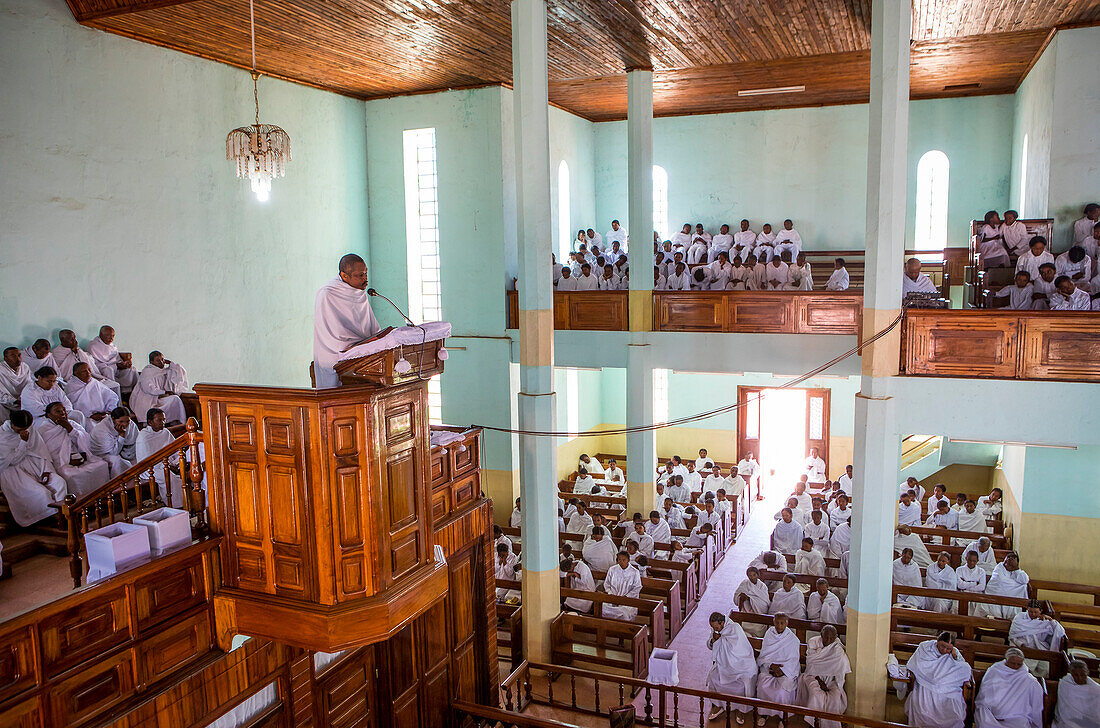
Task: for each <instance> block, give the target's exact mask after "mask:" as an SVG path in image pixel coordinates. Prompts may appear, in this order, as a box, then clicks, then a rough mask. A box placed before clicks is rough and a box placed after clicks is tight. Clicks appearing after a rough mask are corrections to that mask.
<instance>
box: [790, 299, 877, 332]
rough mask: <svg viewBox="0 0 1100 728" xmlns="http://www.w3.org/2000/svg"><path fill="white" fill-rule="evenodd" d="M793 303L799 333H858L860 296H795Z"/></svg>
mask: <svg viewBox="0 0 1100 728" xmlns="http://www.w3.org/2000/svg"><path fill="white" fill-rule="evenodd" d="M793 303H794V305H795V311H796V316H797V326H796V330H797V332H798V333H800V334H849V335H851V336H858V335H859V326H860V320H861V317H862V309H863V298H862V297H861V296H844V297H840V296H832V297H825V296H795V297H794V299H793Z"/></svg>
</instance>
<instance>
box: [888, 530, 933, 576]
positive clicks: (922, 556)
mask: <svg viewBox="0 0 1100 728" xmlns="http://www.w3.org/2000/svg"><path fill="white" fill-rule="evenodd" d="M905 549H909V550H910V551H912V552H913V561H915V562H916V564H917V566H918V567H920V568H922V569H923V568H926V567H928V566H931V565H932V556H931V554H929V553H928V547H927V546H925V545H924V541H922V540H921V537H920V536H918V535H917V534H915V533H913V532H912V531H911V530H910V529H909V527H908V526H898V529H897V532H896V533H895V534H894V551H896V552H897V553H898V554H900V553H901V552H902V551H903V550H905Z"/></svg>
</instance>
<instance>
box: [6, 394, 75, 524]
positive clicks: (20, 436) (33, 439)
mask: <svg viewBox="0 0 1100 728" xmlns="http://www.w3.org/2000/svg"><path fill="white" fill-rule="evenodd" d="M33 424H34V418H33V417H31V414H30V412H27V411H26V410H15V411H14V412H12V413H11V416H10V417H9V419H8V421H7V422H5V423H4V424H3V425H0V490H2V491H3V493H4V497H5V498H6V499H7V501H8V508H9V509H10V510H11V517H12V518H13V519H14V520H15V522H16V523H18V524H19V525H20V526H30V525H32V524H34V523H37V522H38V521H41V520H42V519H44V518H50V517H53V516H56V515H57V511H56V510H54V509H53V508H51V507H50V504H51V503H56V502H58V501H63V500H65V498H66V497H67V496H68V495H69V489H68V486H67V484H66V483H65V479H64V478H62V477H61V476H60V475H59V474H58V473H57V471H56V470H55V469H54V464H53V458H52V457H51V456H50V450H49V448H48V447H47V446H46V442H45V440H43V439H42V435H41V434H39V432H38V431H37V430H36V429H35V428H34V427H33Z"/></svg>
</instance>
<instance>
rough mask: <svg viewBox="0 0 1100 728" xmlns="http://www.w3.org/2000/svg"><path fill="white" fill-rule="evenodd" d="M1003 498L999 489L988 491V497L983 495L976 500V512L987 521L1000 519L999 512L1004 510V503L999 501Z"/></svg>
mask: <svg viewBox="0 0 1100 728" xmlns="http://www.w3.org/2000/svg"><path fill="white" fill-rule="evenodd" d="M1003 497H1004V494H1003V493H1002V492H1001V489H1000V488H994V489H993V490H991V491H989V495H983V496H982V497H981V498H979V499H978V510H979V511H981V512H982V514H983V515H985V517H986V518H988V519H995V518H1000V515H1001V511H1002V510H1003V509H1004V503H1003V502H1002V501H1001V498H1003Z"/></svg>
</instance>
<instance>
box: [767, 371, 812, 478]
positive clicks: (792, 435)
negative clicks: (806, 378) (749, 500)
mask: <svg viewBox="0 0 1100 728" xmlns="http://www.w3.org/2000/svg"><path fill="white" fill-rule="evenodd" d="M762 394H763V398H762V399H761V402H760V455H759V459H760V464H761V466H762V468H763V473H762V476H763V477H762V478H761V483H760V485H761V489H762V491H763V494H764V496H765V497H769V496H772V495H776V494H777V493H778V494H786V493H789V492H791V491H792V490H793V489H794V484H795V482H796V481H797V480H798V477H799V475H801V474H802V471H803V462H804V461H805V459H806V390H804V389H765V390H764V391H763V392H762Z"/></svg>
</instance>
